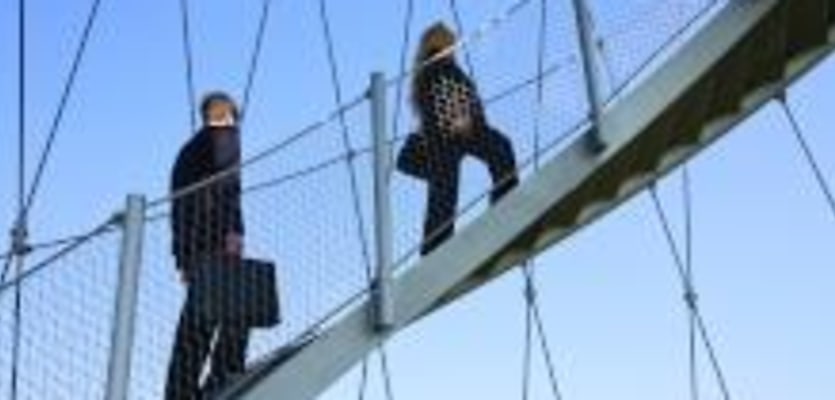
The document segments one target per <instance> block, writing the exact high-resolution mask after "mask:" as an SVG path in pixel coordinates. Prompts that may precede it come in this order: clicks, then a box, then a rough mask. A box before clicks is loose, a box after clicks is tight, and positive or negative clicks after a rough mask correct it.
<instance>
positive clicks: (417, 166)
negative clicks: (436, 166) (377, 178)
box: [397, 132, 429, 179]
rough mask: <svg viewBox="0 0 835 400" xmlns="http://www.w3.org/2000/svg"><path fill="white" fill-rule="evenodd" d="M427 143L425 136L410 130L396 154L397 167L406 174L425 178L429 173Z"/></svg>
mask: <svg viewBox="0 0 835 400" xmlns="http://www.w3.org/2000/svg"><path fill="white" fill-rule="evenodd" d="M428 153H429V149H428V145H427V143H426V136H424V135H423V134H422V133H419V132H412V133H410V134H409V135H408V136H407V137H406V143H405V144H404V145H403V148H402V149H400V153H399V154H398V155H397V169H398V170H399V171H400V172H403V173H404V174H406V175H410V176H413V177H415V178H418V179H426V178H427V177H428V175H429V165H428V164H429V160H428V158H429V157H428Z"/></svg>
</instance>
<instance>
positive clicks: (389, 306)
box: [370, 72, 394, 331]
mask: <svg viewBox="0 0 835 400" xmlns="http://www.w3.org/2000/svg"><path fill="white" fill-rule="evenodd" d="M370 96H371V131H372V134H373V135H374V214H375V218H374V222H375V224H374V236H375V243H376V252H377V271H376V274H377V276H376V277H375V282H374V293H373V295H374V296H375V301H374V304H375V318H374V324H375V328H376V329H377V330H380V331H385V330H388V329H390V328H391V327H392V325H393V324H394V309H393V303H392V299H391V278H392V276H391V274H392V271H391V267H392V235H391V232H392V229H391V198H390V197H389V193H390V177H391V148H390V144H389V140H388V135H387V134H386V83H385V76H384V75H383V74H382V73H380V72H375V73H373V74H372V75H371V90H370Z"/></svg>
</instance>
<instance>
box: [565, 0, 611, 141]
mask: <svg viewBox="0 0 835 400" xmlns="http://www.w3.org/2000/svg"><path fill="white" fill-rule="evenodd" d="M572 1H573V3H574V15H575V18H576V23H577V33H578V36H579V40H580V53H581V54H580V55H581V58H582V61H583V74H584V76H585V83H586V96H587V98H588V101H589V108H590V109H591V123H592V130H591V132H590V134H589V136H588V137H587V139H588V144H589V149H590V150H591V151H592V152H594V153H599V152H601V151H603V150H605V149H606V139H605V137H604V135H603V127H602V124H603V94H602V92H601V83H600V73H599V70H598V68H597V67H598V66H597V63H596V62H595V57H594V46H595V44H594V32H592V22H591V18H590V16H591V15H590V11H589V9H588V5H587V4H586V1H585V0H572Z"/></svg>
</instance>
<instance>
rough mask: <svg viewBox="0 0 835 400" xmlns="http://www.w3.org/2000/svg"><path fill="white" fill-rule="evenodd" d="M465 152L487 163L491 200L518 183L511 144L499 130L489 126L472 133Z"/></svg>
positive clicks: (502, 194)
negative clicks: (490, 184) (480, 132)
mask: <svg viewBox="0 0 835 400" xmlns="http://www.w3.org/2000/svg"><path fill="white" fill-rule="evenodd" d="M466 152H467V154H470V155H472V156H473V157H476V158H478V159H480V160H481V161H483V162H484V163H485V164H487V168H488V169H489V170H490V177H491V178H492V181H493V189H492V190H491V192H490V201H491V202H493V203H495V202H497V201H498V200H499V199H500V198H502V197H503V196H504V195H505V194H507V193H508V192H509V191H510V190H511V189H513V188H514V187H516V185H517V184H518V183H519V177H518V172H517V170H516V157H515V156H514V154H513V144H512V143H511V142H510V139H508V138H507V137H506V136H505V135H504V134H502V133H501V132H499V131H497V130H495V129H492V128H490V129H486V130H485V131H484V132H483V133H482V134H480V135H474V136H473V137H471V138H469V139H468V140H467V143H466Z"/></svg>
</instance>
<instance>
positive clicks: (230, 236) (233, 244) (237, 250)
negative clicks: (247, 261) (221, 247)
mask: <svg viewBox="0 0 835 400" xmlns="http://www.w3.org/2000/svg"><path fill="white" fill-rule="evenodd" d="M225 250H226V254H227V255H230V256H236V257H240V256H241V255H242V254H243V252H244V238H243V236H241V234H240V233H236V232H229V233H227V234H226V239H225Z"/></svg>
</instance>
